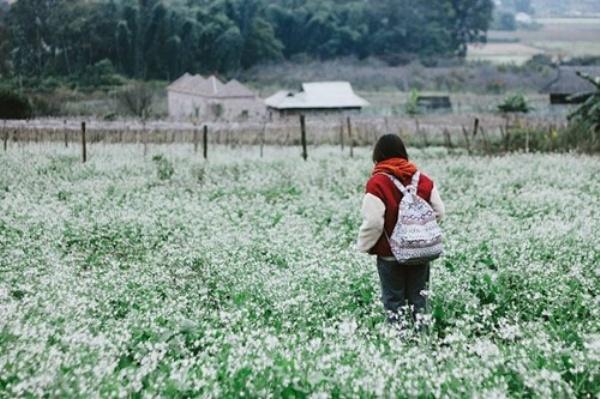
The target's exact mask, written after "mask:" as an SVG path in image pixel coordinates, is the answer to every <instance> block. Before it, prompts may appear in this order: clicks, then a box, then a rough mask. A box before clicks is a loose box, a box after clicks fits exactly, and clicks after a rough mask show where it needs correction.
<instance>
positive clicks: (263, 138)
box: [260, 118, 268, 158]
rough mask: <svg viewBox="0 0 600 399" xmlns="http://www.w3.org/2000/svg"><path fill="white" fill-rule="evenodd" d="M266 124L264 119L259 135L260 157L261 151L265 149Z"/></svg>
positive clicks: (261, 155)
mask: <svg viewBox="0 0 600 399" xmlns="http://www.w3.org/2000/svg"><path fill="white" fill-rule="evenodd" d="M267 122H268V119H266V118H265V122H264V123H263V128H262V132H261V133H260V157H261V158H262V157H263V151H264V147H265V133H266V130H267Z"/></svg>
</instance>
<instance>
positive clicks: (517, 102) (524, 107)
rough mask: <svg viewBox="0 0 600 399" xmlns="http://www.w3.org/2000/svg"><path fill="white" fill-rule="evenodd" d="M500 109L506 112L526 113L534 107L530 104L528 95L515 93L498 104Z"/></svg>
mask: <svg viewBox="0 0 600 399" xmlns="http://www.w3.org/2000/svg"><path fill="white" fill-rule="evenodd" d="M498 110H499V111H500V112H502V113H504V114H507V113H523V114H526V113H528V112H529V111H531V110H533V108H532V107H531V106H530V105H529V102H528V101H527V97H525V96H524V95H523V94H513V95H510V96H508V97H506V98H505V99H504V101H503V102H502V103H501V104H499V105H498Z"/></svg>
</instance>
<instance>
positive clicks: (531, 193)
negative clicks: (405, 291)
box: [0, 143, 600, 398]
mask: <svg viewBox="0 0 600 399" xmlns="http://www.w3.org/2000/svg"><path fill="white" fill-rule="evenodd" d="M335 150H336V149H335V148H331V147H328V146H320V147H315V148H314V149H313V153H312V155H311V157H310V158H309V160H308V161H307V162H300V163H301V165H300V163H299V161H298V154H297V150H296V149H293V148H278V149H277V150H276V151H272V152H271V154H270V155H269V156H268V157H265V158H262V159H260V158H259V157H257V156H256V153H255V152H254V151H252V150H251V151H249V150H248V149H242V148H240V149H237V150H232V149H227V150H225V149H222V150H217V151H215V153H214V157H213V158H211V162H209V163H206V162H199V160H198V157H197V156H195V155H193V153H192V152H191V151H189V148H185V146H183V147H182V146H166V147H164V148H163V151H164V152H163V156H165V157H167V158H168V159H170V160H175V159H176V160H177V164H178V167H180V168H181V170H182V171H186V172H185V173H182V174H181V175H179V174H178V179H177V184H150V183H156V180H157V177H156V174H155V168H154V167H153V166H154V165H153V164H152V162H150V164H149V160H148V159H147V158H145V157H144V156H143V155H142V152H141V151H133V152H132V151H131V148H127V146H123V145H117V144H115V145H111V144H107V145H106V146H104V145H98V146H95V147H94V149H93V151H94V157H93V159H92V160H91V161H90V162H89V163H87V164H86V165H82V164H81V163H80V161H79V158H78V156H77V151H76V149H73V148H71V147H70V148H64V147H63V146H62V144H61V143H55V144H48V145H45V146H26V147H25V148H23V149H22V150H19V151H12V152H9V154H8V156H5V155H2V154H1V153H0V170H2V173H0V188H2V189H1V190H0V191H1V192H2V193H3V194H2V195H4V198H3V200H2V201H0V207H2V217H0V237H2V239H1V240H0V270H1V271H2V273H1V274H0V276H1V278H0V292H1V293H2V294H1V295H2V299H1V300H2V303H3V305H2V306H3V308H2V322H3V324H2V326H0V354H1V356H2V358H3V359H10V364H8V365H6V366H4V368H3V369H2V372H1V373H0V397H3V398H4V397H7V398H13V397H97V396H99V397H116V396H125V397H132V398H138V397H139V398H141V397H165V398H180V397H181V398H184V397H185V398H188V397H218V398H238V397H242V396H244V397H250V398H256V397H261V398H262V397H275V398H289V397H331V398H354V397H358V398H380V397H383V398H388V397H392V398H396V397H398V398H413V397H415V398H421V397H422V398H434V397H435V398H437V397H449V398H464V397H467V398H470V397H507V398H512V397H515V398H555V397H556V398H571V397H573V398H595V397H598V394H599V393H600V364H599V362H598V339H599V336H598V317H599V314H600V313H599V312H600V304H599V303H598V301H597V298H598V294H597V291H598V289H597V287H598V286H599V283H600V280H599V278H600V276H598V274H597V273H596V270H597V267H598V262H600V253H599V252H598V248H599V246H600V235H598V234H594V233H595V229H596V224H595V222H596V220H595V219H594V216H596V215H597V209H596V203H597V199H598V198H599V196H600V180H598V179H597V178H596V173H597V167H598V166H597V165H598V160H597V159H596V158H595V157H588V156H577V155H572V154H535V155H534V154H512V155H507V156H504V157H466V156H460V155H458V156H448V154H447V153H446V152H443V151H439V152H435V153H434V152H432V151H430V150H426V151H418V150H415V149H412V151H411V152H410V155H411V158H413V159H414V161H415V162H416V163H417V164H418V165H423V167H424V168H426V169H427V171H428V173H430V174H431V176H434V177H435V179H436V182H443V185H442V184H440V187H441V188H442V190H443V191H442V195H443V198H448V199H449V200H450V202H451V203H455V204H460V206H454V207H453V209H452V212H448V214H447V219H446V220H445V222H444V225H443V227H444V231H445V248H446V254H445V256H444V258H442V259H439V260H437V261H435V262H434V263H433V265H432V273H431V284H430V287H429V290H428V292H427V295H428V301H429V304H430V306H431V309H432V314H431V317H432V321H431V323H432V325H431V327H430V328H429V330H428V331H426V332H424V333H423V334H416V333H414V332H413V331H412V330H411V329H406V330H404V331H398V329H396V328H394V327H392V326H389V325H387V324H386V322H385V318H386V315H385V313H384V311H383V308H382V306H381V301H380V293H381V292H380V287H379V281H378V276H377V271H376V269H375V268H374V259H373V258H372V257H369V256H366V255H361V254H357V253H356V250H355V249H354V245H352V243H349V242H348V241H347V240H348V237H349V236H351V237H352V238H354V237H356V232H357V229H358V227H359V224H360V216H359V207H360V198H361V196H362V195H363V191H362V190H363V187H364V183H365V179H366V178H367V177H368V176H369V171H370V168H371V161H370V153H369V151H366V149H360V148H357V149H356V153H355V157H354V158H348V157H344V156H337V155H335V156H332V154H333V153H334V151H335ZM60 154H62V155H60ZM196 167H202V168H204V169H205V170H206V173H205V175H204V179H205V180H204V184H202V185H201V184H199V181H198V176H197V175H195V174H193V173H189V171H190V169H191V168H196ZM15 204H18V206H16V205H15ZM500 221H501V222H500ZM81 371H85V372H81ZM88 371H89V372H88ZM458 372H459V373H458ZM457 373H458V374H457ZM48 376H51V377H52V378H49V377H48Z"/></svg>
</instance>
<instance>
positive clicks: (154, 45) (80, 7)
mask: <svg viewBox="0 0 600 399" xmlns="http://www.w3.org/2000/svg"><path fill="white" fill-rule="evenodd" d="M491 13H492V1H491V0H452V1H451V0H434V1H432V2H423V1H420V0H382V1H377V2H371V1H368V0H347V1H343V2H340V1H336V0H326V1H317V0H301V1H289V0H276V1H266V0H206V1H188V2H183V1H180V2H175V3H166V2H163V1H160V0H145V1H135V2H134V1H112V0H111V1H103V2H90V1H86V0H55V1H52V2H47V1H40V0H19V1H18V2H15V3H13V4H12V6H11V7H10V11H9V17H8V18H7V19H6V21H7V23H6V29H5V31H7V32H10V34H11V38H12V39H11V40H10V41H8V40H4V41H3V40H2V38H3V34H2V32H3V30H2V25H1V22H0V64H2V61H3V60H2V54H5V56H6V55H7V54H10V61H11V64H12V65H13V66H14V69H13V71H14V72H17V73H18V74H23V75H31V76H41V75H47V74H52V75H69V76H78V77H80V79H81V80H82V81H88V80H90V79H95V78H97V79H98V80H100V81H103V83H102V85H104V84H112V83H114V82H113V81H112V75H113V73H112V72H113V71H112V69H111V65H112V66H113V67H114V70H115V71H116V72H118V73H121V74H124V75H125V76H127V77H135V78H140V79H169V80H172V79H174V78H176V77H178V76H180V75H181V74H182V73H183V72H190V73H214V72H219V73H222V74H228V75H234V74H237V73H238V72H239V70H240V69H246V68H249V67H251V66H253V65H256V64H259V63H266V62H269V61H276V60H280V59H283V58H287V59H292V58H294V57H299V56H308V57H311V58H334V57H340V56H356V57H358V58H364V57H369V56H376V57H381V58H384V59H387V60H390V61H391V62H397V61H398V60H403V59H409V60H410V59H414V58H415V57H421V58H427V57H431V56H432V55H434V54H437V55H450V56H451V55H460V56H464V55H465V54H466V48H467V44H468V43H469V42H473V41H482V40H483V39H484V36H485V32H486V31H487V28H488V25H489V22H490V20H491ZM32 21H36V22H35V23H32ZM6 57H7V56H6ZM104 60H107V61H104ZM108 62H110V64H109V63H108ZM0 68H1V65H0ZM90 68H91V69H90ZM0 73H1V69H0Z"/></svg>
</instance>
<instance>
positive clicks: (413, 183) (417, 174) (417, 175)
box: [410, 170, 421, 194]
mask: <svg viewBox="0 0 600 399" xmlns="http://www.w3.org/2000/svg"><path fill="white" fill-rule="evenodd" d="M420 177H421V172H419V171H418V170H417V171H416V172H415V174H414V175H413V177H412V180H411V182H410V188H412V190H413V193H414V194H416V193H417V190H418V189H419V178H420Z"/></svg>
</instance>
